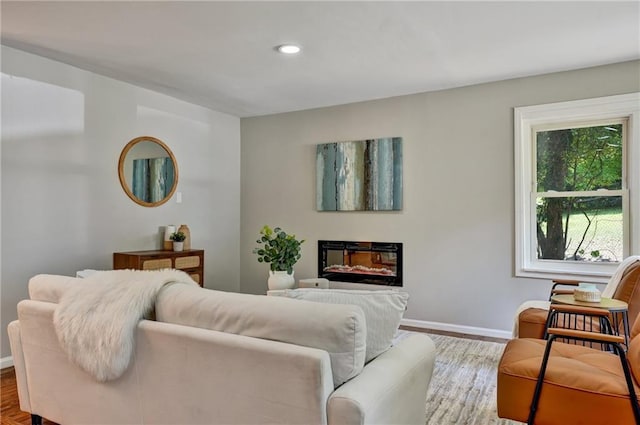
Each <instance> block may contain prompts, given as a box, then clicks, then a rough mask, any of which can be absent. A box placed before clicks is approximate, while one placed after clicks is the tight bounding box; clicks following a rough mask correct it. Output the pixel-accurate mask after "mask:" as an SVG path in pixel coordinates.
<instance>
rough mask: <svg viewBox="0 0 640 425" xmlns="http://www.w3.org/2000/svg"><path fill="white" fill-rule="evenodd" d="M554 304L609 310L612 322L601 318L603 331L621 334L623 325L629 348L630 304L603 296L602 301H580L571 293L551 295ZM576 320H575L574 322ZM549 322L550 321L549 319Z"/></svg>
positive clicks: (626, 343)
mask: <svg viewBox="0 0 640 425" xmlns="http://www.w3.org/2000/svg"><path fill="white" fill-rule="evenodd" d="M551 303H552V304H554V303H555V304H566V305H573V306H578V307H590V308H598V309H603V310H607V311H608V312H609V315H610V316H611V319H612V320H611V322H610V323H606V322H603V321H602V320H601V323H600V325H601V331H604V332H606V333H611V334H613V335H621V329H620V326H622V332H624V342H625V346H626V347H627V348H629V315H628V309H629V305H628V304H627V303H626V302H624V301H620V300H616V299H613V298H602V299H601V300H600V302H586V301H578V300H576V299H574V298H573V295H570V294H561V295H554V296H552V297H551ZM551 314H552V313H551V311H550V312H549V319H551ZM575 322H576V321H575V320H574V323H575ZM547 323H549V321H547Z"/></svg>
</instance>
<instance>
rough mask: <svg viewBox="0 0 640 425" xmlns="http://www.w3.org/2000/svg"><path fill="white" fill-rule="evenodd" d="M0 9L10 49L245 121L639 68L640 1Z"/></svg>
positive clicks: (33, 5)
mask: <svg viewBox="0 0 640 425" xmlns="http://www.w3.org/2000/svg"><path fill="white" fill-rule="evenodd" d="M0 5H1V6H0V7H1V12H2V44H4V45H7V46H11V47H15V48H18V49H21V50H25V51H28V52H33V53H36V54H39V55H42V56H46V57H49V58H53V59H56V60H59V61H61V62H65V63H69V64H72V65H75V66H77V67H79V68H83V69H87V70H90V71H93V72H96V73H99V74H103V75H106V76H109V77H113V78H117V79H119V80H123V81H127V82H130V83H133V84H136V85H139V86H142V87H146V88H149V89H152V90H156V91H159V92H162V93H166V94H169V95H171V96H174V97H177V98H180V99H184V100H186V101H189V102H192V103H196V104H199V105H203V106H206V107H209V108H211V109H214V110H217V111H221V112H226V113H229V114H233V115H236V116H240V117H247V116H256V115H264V114H272V113H278V112H286V111H293V110H302V109H309V108H316V107H322V106H330V105H337V104H344V103H350V102H357V101H362V100H370V99H378V98H385V97H390V96H397V95H403V94H410V93H418V92H425V91H432V90H439V89H445V88H451V87H460V86H465V85H470V84H477V83H483V82H489V81H497V80H503V79H509V78H514V77H522V76H529V75H536V74H543V73H549V72H555V71H563V70H570V69H577V68H585V67H590V66H595V65H602V64H607V63H614V62H622V61H627V60H633V59H639V58H640V1H637V0H636V1H629V2H613V1H603V2H594V1H570V2H551V1H549V2H544V1H536V2H515V1H514V2H481V1H472V2H459V1H449V2H434V1H429V2H416V1H414V2H398V1H387V2H370V1H356V2H322V1H320V2H311V1H300V2H292V1H288V2H286V1H285V2H270V1H258V2H245V1H233V2H181V1H176V2H29V1H16V2H11V1H2V2H1V4H0ZM284 42H295V43H297V44H300V45H301V46H302V48H303V52H302V53H301V54H300V55H298V56H295V57H285V56H282V55H281V54H278V53H276V52H275V51H274V49H273V48H274V46H276V45H279V44H282V43H284ZM639 78H640V77H639Z"/></svg>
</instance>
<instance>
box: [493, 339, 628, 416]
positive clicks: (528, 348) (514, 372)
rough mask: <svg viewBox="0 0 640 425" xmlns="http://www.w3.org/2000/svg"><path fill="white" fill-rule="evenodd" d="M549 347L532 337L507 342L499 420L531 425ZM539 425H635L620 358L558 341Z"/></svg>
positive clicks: (501, 368)
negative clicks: (539, 373)
mask: <svg viewBox="0 0 640 425" xmlns="http://www.w3.org/2000/svg"><path fill="white" fill-rule="evenodd" d="M546 343H547V341H544V340H539V339H528V338H524V339H514V340H511V341H509V343H507V346H506V347H505V350H504V353H503V355H502V358H501V359H500V364H499V366H498V416H500V417H503V418H510V419H515V420H518V421H521V422H526V421H527V415H528V413H529V407H530V405H531V400H532V398H533V392H534V389H535V386H536V380H537V378H538V371H539V370H540V364H541V363H542V357H543V355H544V349H545V345H546ZM569 371H570V372H571V377H572V378H571V379H568V375H569V374H568V372H569ZM596 377H597V379H594V378H596ZM634 385H636V384H635V383H634ZM639 390H640V388H638V386H637V385H636V392H637V391H639ZM637 393H638V392H637ZM638 394H640V393H638ZM535 423H536V424H539V425H544V424H558V423H561V424H590V425H597V424H602V425H614V424H620V425H622V424H634V423H635V419H634V417H633V411H632V409H631V405H630V403H629V391H628V388H627V385H626V381H625V378H624V373H623V370H622V366H621V364H620V358H619V357H617V356H616V355H614V354H611V353H606V352H602V351H598V350H593V349H590V348H588V347H583V346H581V345H572V344H565V343H561V342H554V344H553V346H552V348H551V356H550V358H549V363H548V366H547V372H546V374H545V379H544V385H543V386H542V392H541V396H540V402H539V405H538V412H537V415H536V421H535Z"/></svg>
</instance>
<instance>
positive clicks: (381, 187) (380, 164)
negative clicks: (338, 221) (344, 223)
mask: <svg viewBox="0 0 640 425" xmlns="http://www.w3.org/2000/svg"><path fill="white" fill-rule="evenodd" d="M316 173H317V175H316V185H317V190H316V208H317V210H318V211H398V210H401V209H402V138H401V137H387V138H381V139H368V140H358V141H351V142H338V143H324V144H320V145H318V146H317V149H316Z"/></svg>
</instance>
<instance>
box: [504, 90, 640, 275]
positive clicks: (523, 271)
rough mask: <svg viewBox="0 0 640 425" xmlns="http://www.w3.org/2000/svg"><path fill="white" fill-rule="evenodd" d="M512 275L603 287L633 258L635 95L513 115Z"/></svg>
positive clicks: (636, 246) (639, 208)
mask: <svg viewBox="0 0 640 425" xmlns="http://www.w3.org/2000/svg"><path fill="white" fill-rule="evenodd" d="M514 136H515V137H514V157H515V274H516V276H523V277H538V278H544V279H555V278H561V279H562V278H564V279H578V280H582V281H591V282H602V283H604V282H607V281H608V280H609V277H610V276H611V275H612V274H613V273H614V272H615V270H616V267H617V265H618V263H619V262H620V261H622V260H623V259H624V258H625V257H626V256H629V255H634V254H635V255H638V254H640V93H630V94H623V95H616V96H607V97H601V98H594V99H584V100H576V101H569V102H559V103H550V104H546V105H534V106H524V107H518V108H514Z"/></svg>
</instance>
